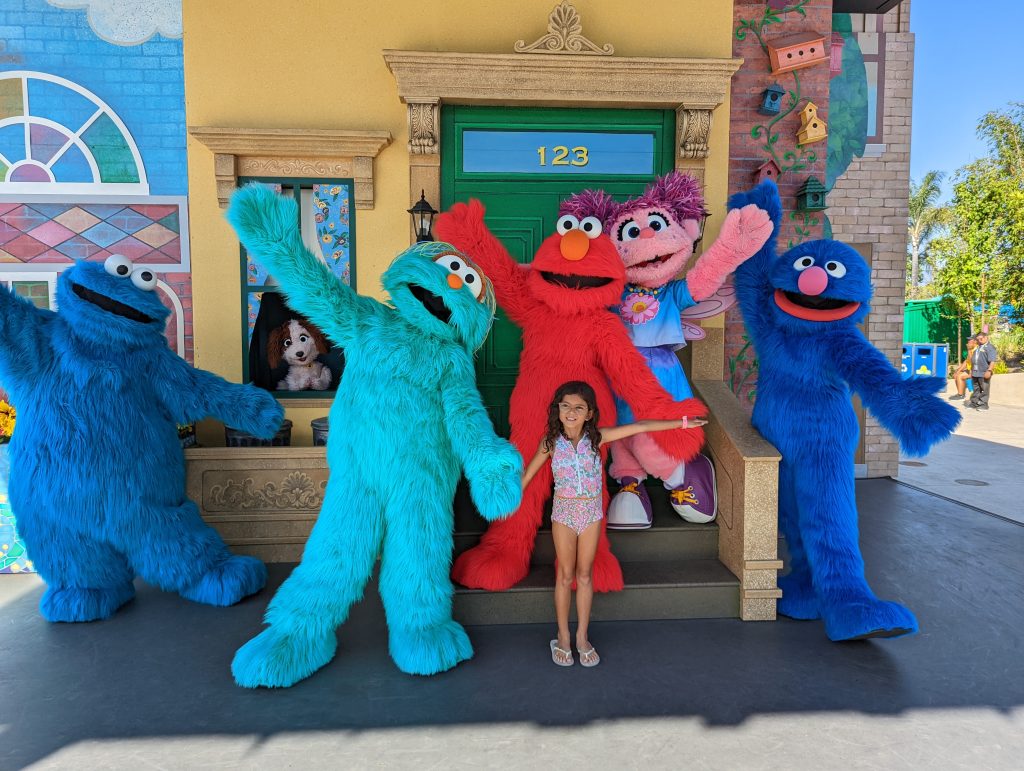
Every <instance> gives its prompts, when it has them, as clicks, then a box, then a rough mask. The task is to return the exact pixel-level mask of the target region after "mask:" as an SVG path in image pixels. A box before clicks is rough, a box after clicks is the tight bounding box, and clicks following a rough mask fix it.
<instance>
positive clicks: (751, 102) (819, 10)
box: [725, 0, 832, 409]
mask: <svg viewBox="0 0 1024 771" xmlns="http://www.w3.org/2000/svg"><path fill="white" fill-rule="evenodd" d="M764 8H765V3H764V2H763V0H736V2H735V4H734V6H733V28H734V29H735V28H737V27H738V25H739V24H740V20H742V19H747V20H749V19H759V18H761V15H762V13H763V11H764ZM803 8H804V11H806V14H807V15H806V17H801V16H800V15H799V14H797V13H789V14H786V15H785V16H784V17H783V22H782V23H780V24H772V25H770V26H768V27H766V28H765V29H764V32H763V33H762V34H763V37H764V39H765V40H771V39H773V38H780V37H785V36H788V35H792V34H796V33H799V32H810V31H813V32H817V33H819V34H821V35H823V36H824V38H825V45H826V53H827V52H828V47H829V45H830V43H829V40H830V33H831V30H832V3H831V0H828V1H827V2H820V0H819V1H818V2H809V3H807V4H806V5H805V6H804V7H803ZM733 56H737V57H742V58H743V60H744V62H743V66H742V67H741V68H740V69H739V71H738V72H737V73H736V75H735V76H734V77H733V81H732V102H731V110H732V112H731V119H730V126H729V193H730V194H732V193H735V192H738V191H740V190H745V189H747V188H749V187H751V186H752V185H753V183H754V179H753V176H754V174H755V172H756V171H757V168H758V167H759V166H760V165H761V164H762V163H764V162H765V161H766V160H768V158H769V157H770V156H769V154H768V152H767V151H766V150H765V149H764V147H763V146H764V144H765V138H764V137H763V136H762V137H759V138H754V137H753V136H751V130H752V129H753V127H754V126H756V125H759V124H761V125H766V124H767V123H768V122H769V121H770V120H771V119H772V118H771V117H768V116H764V115H761V114H759V113H758V112H757V108H758V107H759V106H760V103H761V93H762V91H764V89H765V88H767V87H768V86H769V85H771V84H772V83H778V84H779V85H781V86H782V87H783V88H785V89H792V88H794V86H795V80H794V77H793V74H792V73H784V74H781V75H778V76H775V75H772V74H771V71H770V67H769V64H768V56H767V54H766V53H764V52H763V51H762V49H761V46H760V45H759V44H758V41H757V38H756V37H755V36H754V35H753V34H750V33H748V34H747V35H746V39H744V40H738V39H736V38H735V37H734V39H733ZM796 74H797V75H798V76H799V81H800V97H801V102H800V103H799V105H798V106H797V109H796V110H794V111H793V112H792V113H791V114H789V115H788V116H786V117H785V118H783V119H782V120H780V121H779V122H778V123H776V124H775V126H774V127H773V128H772V132H773V133H774V132H778V134H779V138H778V141H777V143H776V154H777V155H778V156H779V157H780V158H781V157H782V156H783V155H784V154H785V153H786V152H788V151H797V150H798V149H799V148H797V145H796V132H797V130H798V129H799V128H800V115H799V111H800V110H801V109H802V108H803V107H804V104H805V99H807V98H809V99H810V100H811V101H813V102H814V104H815V105H817V107H818V115H819V116H820V117H821V118H823V119H824V120H825V121H826V122H827V121H828V100H829V65H828V60H827V58H826V60H825V61H824V62H822V63H820V64H817V65H815V66H813V67H808V68H806V69H802V70H798V71H797V73H796ZM783 100H784V106H783V111H784V110H785V109H786V108H785V103H786V101H787V100H788V97H783ZM806 149H807V150H810V151H813V152H814V153H815V155H816V160H815V161H814V162H813V163H809V164H808V165H807V167H806V168H804V169H800V170H797V171H792V172H789V173H786V174H783V175H782V176H781V177H780V178H779V180H778V181H779V192H780V193H781V195H782V204H783V210H784V212H785V216H784V221H783V226H782V233H781V235H780V237H779V246H780V248H785V247H786V245H787V244H788V243H789V241H790V240H791V239H798V238H799V236H798V235H797V233H796V230H795V224H796V223H794V221H793V220H791V219H790V218H789V216H788V214H789V212H791V211H793V209H794V208H795V204H796V193H797V191H798V190H799V189H800V187H801V186H802V185H803V183H804V181H805V180H806V179H807V177H809V176H814V177H817V178H818V180H819V181H821V182H824V180H825V161H826V157H827V147H826V143H825V142H817V143H814V144H811V145H807V146H806ZM817 220H818V223H817V224H816V225H810V226H808V227H807V228H806V229H807V230H808V231H809V233H810V234H809V235H808V236H805V237H803V239H801V240H810V239H814V238H821V237H822V227H823V222H824V219H823V217H821V216H820V213H818V216H817ZM797 223H801V224H802V220H801V219H798V220H797ZM725 325H726V330H725V380H726V382H727V383H728V382H730V380H732V379H733V378H732V377H731V374H732V373H731V372H730V361H731V360H732V361H733V362H735V359H736V357H737V355H738V354H739V353H740V351H741V349H743V346H744V344H745V341H744V339H743V335H744V331H745V330H744V326H743V319H742V317H741V316H740V313H739V310H738V309H737V308H732V309H730V310H729V311H728V312H727V314H726V321H725ZM748 360H749V349H748ZM739 366H740V369H742V368H743V366H744V365H743V364H740V365H739ZM753 384H754V383H753V382H752V381H748V383H747V385H746V386H745V387H744V388H742V389H740V393H739V394H738V397H739V399H740V402H741V403H742V404H744V405H746V407H747V408H748V409H750V408H752V403H751V402H750V400H749V398H747V397H748V394H749V391H750V389H751V387H752V386H753Z"/></svg>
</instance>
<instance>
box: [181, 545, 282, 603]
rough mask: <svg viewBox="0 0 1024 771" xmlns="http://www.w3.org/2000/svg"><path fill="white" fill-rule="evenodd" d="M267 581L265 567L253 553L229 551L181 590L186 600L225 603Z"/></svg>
mask: <svg viewBox="0 0 1024 771" xmlns="http://www.w3.org/2000/svg"><path fill="white" fill-rule="evenodd" d="M266 583H267V567H266V565H264V564H263V563H262V562H260V561H259V560H258V559H256V558H255V557H245V556H242V555H238V554H235V555H232V556H230V557H228V558H227V559H226V560H224V561H223V562H221V563H220V564H218V565H215V566H214V567H213V568H211V569H210V570H208V571H206V573H204V574H203V575H202V576H201V577H200V578H199V580H198V581H196V582H195V583H194V584H191V585H190V586H186V587H185V588H184V589H181V590H180V592H179V593H180V594H181V596H182V597H184V598H185V599H186V600H192V601H193V602H201V603H203V604H204V605H217V606H221V607H225V606H227V605H234V604H235V603H236V602H238V601H239V600H240V599H242V598H243V597H248V596H249V595H250V594H255V593H256V592H258V591H259V590H260V589H262V588H263V587H264V586H265V585H266Z"/></svg>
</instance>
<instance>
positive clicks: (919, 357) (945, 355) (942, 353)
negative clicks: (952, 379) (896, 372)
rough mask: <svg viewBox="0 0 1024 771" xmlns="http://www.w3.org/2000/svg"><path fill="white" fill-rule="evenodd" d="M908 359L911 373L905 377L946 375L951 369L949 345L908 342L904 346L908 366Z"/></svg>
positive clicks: (905, 364)
mask: <svg viewBox="0 0 1024 771" xmlns="http://www.w3.org/2000/svg"><path fill="white" fill-rule="evenodd" d="M908 349H909V351H908ZM908 359H909V368H910V374H909V375H907V374H904V377H935V376H938V377H946V376H947V373H948V370H949V345H947V344H946V343H908V344H907V345H904V346H903V364H904V366H908Z"/></svg>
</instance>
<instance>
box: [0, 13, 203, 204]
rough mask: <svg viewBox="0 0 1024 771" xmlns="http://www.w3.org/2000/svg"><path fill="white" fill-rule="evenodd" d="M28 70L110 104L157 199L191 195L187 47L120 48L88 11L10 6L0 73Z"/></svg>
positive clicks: (0, 18)
mask: <svg viewBox="0 0 1024 771" xmlns="http://www.w3.org/2000/svg"><path fill="white" fill-rule="evenodd" d="M22 69H25V70H35V71H40V72H46V73H48V74H51V75H58V76H60V77H62V78H67V79H68V80H71V81H73V82H75V83H77V84H79V85H81V86H83V87H85V88H87V89H89V90H90V91H92V92H93V93H94V94H96V95H97V96H98V97H99V98H100V99H102V100H103V101H105V102H106V103H107V104H109V105H110V107H111V108H112V109H113V110H114V112H116V113H117V114H118V115H119V116H120V117H121V119H122V120H123V121H124V122H125V124H126V125H127V126H128V130H129V131H130V132H131V134H132V137H133V138H134V139H135V142H136V144H137V145H138V146H139V152H140V153H141V154H142V159H143V162H144V164H145V167H146V173H147V175H148V176H149V184H150V190H149V192H150V194H151V195H185V194H186V193H187V192H188V176H187V174H188V172H187V169H186V158H185V74H184V73H185V69H184V59H183V57H182V41H181V40H169V39H167V38H163V37H160V36H159V35H157V36H155V37H153V38H151V39H150V40H149V41H147V42H145V43H142V44H141V45H133V46H121V45H114V44H112V43H108V42H106V41H105V40H101V39H100V38H99V37H97V36H96V33H95V32H93V30H92V29H91V28H90V27H89V24H88V21H87V17H86V13H85V11H84V10H64V9H60V8H55V7H53V6H52V5H49V4H47V3H46V2H45V0H3V2H0V71H2V70H22ZM0 188H2V185H0Z"/></svg>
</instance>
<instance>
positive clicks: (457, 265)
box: [448, 262, 462, 270]
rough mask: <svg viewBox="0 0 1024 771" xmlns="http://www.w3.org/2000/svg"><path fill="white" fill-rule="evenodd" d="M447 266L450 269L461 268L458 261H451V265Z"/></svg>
mask: <svg viewBox="0 0 1024 771" xmlns="http://www.w3.org/2000/svg"><path fill="white" fill-rule="evenodd" d="M448 267H449V268H451V269H452V270H458V269H459V268H461V267H462V266H461V265H459V263H457V262H453V263H452V264H451V265H449V266H448Z"/></svg>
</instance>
